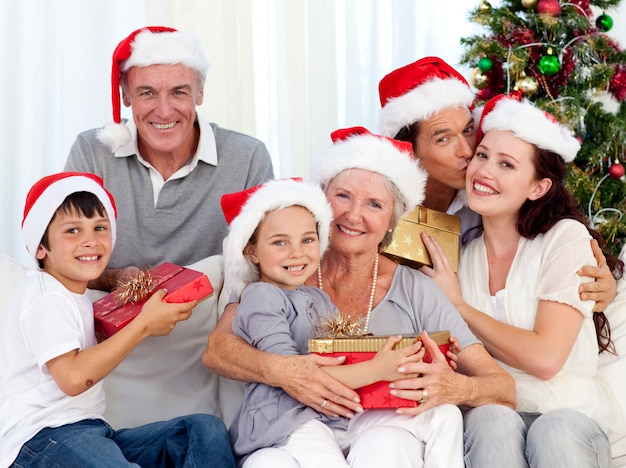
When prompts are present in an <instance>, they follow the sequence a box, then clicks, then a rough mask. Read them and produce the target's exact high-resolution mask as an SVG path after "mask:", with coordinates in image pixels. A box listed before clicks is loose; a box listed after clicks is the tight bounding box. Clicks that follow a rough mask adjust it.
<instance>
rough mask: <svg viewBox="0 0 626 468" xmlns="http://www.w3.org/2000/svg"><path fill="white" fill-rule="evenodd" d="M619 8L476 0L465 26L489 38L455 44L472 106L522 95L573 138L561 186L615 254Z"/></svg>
mask: <svg viewBox="0 0 626 468" xmlns="http://www.w3.org/2000/svg"><path fill="white" fill-rule="evenodd" d="M620 2H621V0H596V1H593V0H571V1H569V2H565V1H563V2H559V0H503V1H502V2H501V4H500V6H499V7H492V6H491V5H490V4H489V3H488V2H487V1H485V0H483V1H482V2H481V3H480V4H479V5H478V6H477V7H476V8H475V9H474V10H473V11H472V12H471V13H470V21H472V22H474V23H477V24H479V25H481V26H483V27H484V28H485V29H486V30H488V32H487V33H486V34H484V35H476V36H472V37H468V38H463V39H461V44H463V45H464V46H465V47H466V50H465V53H464V55H463V57H462V63H464V64H467V65H470V66H471V67H472V68H473V71H472V74H471V76H470V81H471V83H472V85H473V86H474V87H475V88H476V89H477V90H478V92H477V94H476V100H477V105H482V104H484V103H485V101H487V100H488V99H490V98H491V97H493V96H495V95H497V94H500V93H506V94H508V93H512V92H521V93H522V94H523V96H524V97H526V98H528V99H530V100H531V101H533V102H534V103H535V104H537V106H538V107H540V108H542V109H544V110H546V111H547V112H550V113H551V114H552V115H554V116H555V117H556V118H557V119H558V120H559V121H560V122H562V123H563V124H565V125H567V126H568V127H569V128H571V130H572V132H574V133H575V134H576V135H577V136H578V137H579V138H580V140H581V142H582V148H581V150H580V152H579V153H578V156H577V158H576V160H575V161H574V164H572V165H571V167H570V171H569V174H568V180H567V186H568V188H569V189H570V191H571V192H572V194H573V195H574V198H575V199H576V201H577V202H578V203H579V204H580V207H581V209H582V210H583V211H584V213H585V214H586V215H587V217H588V220H589V223H590V225H591V226H592V227H594V228H595V229H597V230H598V231H599V232H600V233H601V234H602V236H603V238H604V239H605V240H606V242H607V245H606V247H605V250H606V251H609V252H611V253H613V254H614V255H617V254H619V252H620V250H621V248H622V246H623V245H624V243H625V242H626V216H622V214H623V213H626V183H625V179H624V166H623V164H624V162H625V160H626V103H625V99H626V53H625V52H624V51H623V50H622V49H621V48H620V46H619V44H617V43H616V41H614V40H613V39H611V38H610V37H609V36H608V35H607V34H606V31H609V30H610V29H611V28H612V27H613V20H612V18H611V17H610V15H609V14H607V10H608V12H609V13H610V9H611V8H615V7H616V6H618V5H619V3H620ZM592 5H593V6H595V7H597V11H596V14H595V15H594V13H593V11H592V9H591V6H592Z"/></svg>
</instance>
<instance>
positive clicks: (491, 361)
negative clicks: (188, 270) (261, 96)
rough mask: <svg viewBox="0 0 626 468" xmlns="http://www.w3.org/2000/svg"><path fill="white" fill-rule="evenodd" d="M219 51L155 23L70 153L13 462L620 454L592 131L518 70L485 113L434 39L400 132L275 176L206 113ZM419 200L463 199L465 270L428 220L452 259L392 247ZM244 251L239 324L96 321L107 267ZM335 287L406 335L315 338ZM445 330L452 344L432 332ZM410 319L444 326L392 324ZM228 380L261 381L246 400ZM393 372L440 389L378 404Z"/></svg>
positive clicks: (621, 420) (24, 303) (385, 96)
mask: <svg viewBox="0 0 626 468" xmlns="http://www.w3.org/2000/svg"><path fill="white" fill-rule="evenodd" d="M207 68H208V62H207V61H206V59H205V57H204V54H203V52H202V50H201V48H200V46H199V44H198V43H197V41H196V40H195V38H193V36H191V35H189V34H186V33H182V32H179V31H175V30H173V29H170V28H162V27H151V28H146V29H144V30H139V31H135V32H134V33H132V34H131V35H130V36H129V37H127V38H126V39H124V40H123V41H122V42H121V43H120V45H119V46H118V47H117V49H116V50H115V52H114V55H113V116H114V121H115V122H114V124H113V125H109V126H107V127H105V128H104V129H103V130H91V131H88V132H85V133H83V134H81V135H79V137H78V139H77V141H76V143H75V144H74V146H73V147H72V150H71V151H70V155H69V157H68V160H67V163H66V167H65V170H66V171H68V172H66V173H62V174H58V175H55V176H52V178H44V179H42V181H40V182H38V183H37V184H35V186H34V187H33V189H32V191H31V194H30V195H29V200H30V201H27V206H26V209H25V216H24V223H23V231H24V235H25V239H26V241H27V246H28V249H29V251H30V252H31V254H32V255H33V256H34V257H35V258H37V259H38V260H39V262H40V271H36V272H32V273H29V275H27V276H26V278H25V279H24V280H22V284H21V285H20V287H19V289H18V293H17V294H16V295H15V297H14V298H13V302H12V303H11V305H10V306H9V309H8V310H7V313H6V314H5V315H6V318H5V324H4V326H3V328H2V330H1V332H2V339H1V340H0V346H1V347H2V351H1V354H0V415H2V417H0V453H1V454H2V456H0V463H1V464H2V465H3V466H4V465H7V466H10V465H12V464H14V466H58V465H62V466H81V467H84V466H99V467H100V466H137V465H140V466H141V465H143V466H229V465H233V464H235V463H238V464H239V465H240V466H245V467H276V466H281V467H309V466H310V467H318V466H354V467H369V466H372V467H374V466H382V465H385V466H397V467H403V466H406V467H422V466H424V467H442V466H446V467H452V466H459V467H462V466H468V467H469V466H472V467H491V466H514V467H526V466H534V467H554V466H568V467H591V466H598V467H607V466H611V460H612V458H614V459H615V458H618V457H620V456H623V455H625V454H626V447H625V445H626V427H625V425H626V422H625V420H626V415H625V413H624V410H625V409H626V402H624V400H623V397H622V396H621V392H620V391H619V388H620V386H621V385H622V384H623V383H624V382H623V379H624V378H625V377H624V376H625V375H626V372H623V370H624V369H623V366H624V364H623V361H621V359H620V357H621V355H622V354H623V353H624V352H626V348H624V346H625V344H624V340H623V336H622V335H623V333H622V332H621V329H620V331H618V332H615V328H613V329H611V326H613V324H614V322H616V323H620V324H623V320H622V319H621V316H623V315H624V311H621V310H618V307H621V303H620V299H622V298H623V293H622V292H621V289H622V287H623V286H622V283H623V282H624V280H623V279H621V276H622V272H623V263H622V262H621V261H620V260H618V259H616V258H613V257H611V256H608V255H607V256H606V257H605V255H603V253H602V251H601V250H600V248H599V245H598V242H596V240H598V241H599V242H600V244H602V240H601V239H600V238H599V235H598V234H597V233H596V232H595V231H593V230H591V229H589V228H588V227H587V225H586V224H585V220H584V218H583V217H582V215H581V214H580V213H579V211H578V210H577V208H576V206H575V204H574V202H573V199H572V197H571V196H570V194H569V193H568V192H567V190H566V188H565V187H564V185H563V180H564V178H565V174H566V170H567V164H568V163H571V161H572V160H573V159H574V157H575V156H576V153H577V152H578V150H579V147H580V144H579V142H578V141H577V140H576V138H574V137H573V136H572V135H571V133H570V132H569V131H568V130H567V129H566V128H565V127H563V126H562V125H561V124H559V123H558V122H557V121H556V120H555V119H554V118H553V117H552V116H550V115H548V114H546V113H544V112H543V111H541V110H539V109H537V108H536V107H535V106H534V105H533V104H532V103H530V102H529V101H527V100H525V99H523V98H521V97H520V96H517V95H509V96H498V97H497V98H494V99H492V100H491V101H489V102H488V103H487V104H486V105H485V107H484V109H483V111H482V115H481V116H480V119H479V120H478V121H475V120H474V116H473V115H472V109H473V95H472V92H471V89H470V87H469V85H468V84H467V82H466V81H465V79H464V78H463V77H462V76H461V75H460V74H459V73H458V72H457V71H456V70H454V69H453V68H452V67H450V66H449V65H448V64H446V63H445V62H444V61H443V60H441V59H439V58H436V57H426V58H423V59H420V60H418V61H416V62H415V63H412V64H409V65H407V66H405V67H402V68H399V69H397V70H394V71H393V72H391V73H390V74H389V75H387V76H386V77H384V78H383V79H382V80H381V82H380V87H379V91H380V99H381V105H382V110H381V113H380V125H379V132H380V135H377V134H373V133H371V132H369V131H367V130H366V129H363V128H360V127H356V128H351V129H343V130H338V131H336V132H334V133H333V135H332V139H333V141H334V144H333V145H332V146H330V147H329V148H328V149H327V150H326V151H325V152H324V153H323V154H322V155H320V156H319V157H318V158H317V159H316V160H315V161H314V164H313V167H312V168H311V174H310V179H311V180H310V181H302V180H277V181H269V180H270V179H272V178H273V173H272V166H271V162H270V159H269V155H268V153H267V150H266V149H265V147H264V145H263V144H262V143H261V142H259V141H258V140H255V139H253V138H251V137H248V136H246V135H242V134H239V133H236V132H232V131H229V130H225V129H222V128H220V127H219V126H217V125H216V124H209V123H207V122H205V121H204V120H203V119H202V118H201V117H200V116H199V115H198V114H197V112H196V106H197V105H199V104H201V103H202V97H203V87H204V79H205V75H206V71H207ZM120 87H121V90H122V94H121V96H120ZM121 102H123V103H124V104H125V105H126V106H130V107H131V108H132V114H133V118H132V119H131V120H129V121H128V122H124V121H122V120H121V119H120V103H121ZM93 174H95V175H93ZM104 187H106V189H105V188H104ZM220 202H221V209H220ZM416 205H422V206H425V207H427V208H431V209H435V210H438V211H442V212H447V213H449V214H455V215H457V216H460V218H461V221H462V222H461V227H462V236H461V241H462V243H463V248H462V254H461V258H460V260H459V268H458V275H457V274H456V273H454V271H453V270H452V269H451V267H450V265H449V262H448V259H447V256H446V254H445V253H444V252H443V250H442V248H441V247H440V246H439V245H438V244H437V242H436V241H435V240H434V239H433V238H431V237H428V236H423V240H424V243H425V245H426V246H427V247H428V250H429V252H430V254H431V258H432V260H433V265H432V267H428V266H424V267H422V268H420V270H419V271H418V270H415V269H412V268H409V267H407V266H403V265H398V264H396V263H394V262H393V261H392V260H390V259H389V258H387V257H385V256H382V255H380V252H381V251H382V249H384V248H385V247H386V246H388V245H389V244H390V242H391V241H392V237H393V232H394V229H395V228H396V226H397V224H398V222H399V220H400V218H401V217H402V216H403V214H405V213H407V212H408V211H411V210H413V208H414V207H415V206H416ZM39 207H41V208H39ZM222 211H223V213H222ZM33 214H35V215H36V216H33ZM57 225H60V227H59V226H57ZM222 249H223V252H222ZM220 254H221V255H223V261H224V262H223V273H224V284H223V288H222V290H221V293H220V298H221V302H222V303H223V304H227V305H226V306H225V308H224V311H223V313H222V315H221V317H220V318H219V321H217V323H215V315H214V314H213V315H210V313H211V311H207V310H206V309H203V307H205V308H206V307H207V306H206V304H199V305H197V304H195V303H189V304H183V305H176V306H174V305H171V304H169V305H168V304H165V303H164V302H163V301H162V298H163V294H164V293H158V294H156V295H155V296H153V297H152V298H151V299H150V300H149V301H148V302H147V303H146V305H145V306H144V309H143V310H142V312H141V313H140V314H139V316H138V317H137V318H136V319H135V321H133V322H132V323H131V325H129V326H128V327H127V328H126V329H124V330H122V331H121V332H120V333H118V334H116V335H114V336H113V337H112V338H109V339H107V340H106V341H104V342H102V343H99V344H98V343H96V342H95V340H94V339H93V336H92V335H93V319H92V315H91V314H90V302H89V301H88V300H87V299H86V288H87V285H88V284H89V286H90V287H91V288H99V289H103V290H109V289H110V288H111V287H112V286H113V285H114V284H115V282H116V281H117V279H118V278H119V277H121V276H123V275H124V274H127V273H129V272H131V271H133V270H134V269H136V268H138V267H139V268H142V267H145V266H148V265H156V264H159V263H161V262H164V261H168V262H172V263H177V264H180V265H192V266H194V267H197V268H198V269H217V270H218V271H219V272H218V274H217V276H216V275H215V272H214V271H211V272H210V273H211V274H212V275H213V276H211V278H212V281H214V282H215V284H216V285H217V284H218V283H219V284H221V272H222V263H221V258H222V257H221V255H220ZM109 257H110V260H109ZM216 259H217V260H216ZM616 278H617V279H616ZM43 304H46V306H45V307H44V306H43ZM212 307H213V309H215V307H216V303H215V302H213V303H212ZM192 308H193V312H192V311H191V310H192ZM331 311H341V312H343V313H349V314H350V315H351V316H352V317H353V318H356V319H358V323H359V326H360V332H361V333H363V334H366V333H370V334H373V335H381V336H385V335H386V336H390V338H389V339H388V340H387V342H386V344H385V345H384V346H383V348H382V349H381V350H380V351H379V352H378V353H377V354H376V356H375V357H374V358H373V359H372V360H371V361H367V362H364V363H360V364H351V365H345V364H344V360H343V359H342V358H334V357H322V356H319V355H316V354H308V353H307V342H308V340H309V339H311V338H314V337H315V333H316V325H317V324H319V320H320V317H323V316H327V315H328V313H329V312H331ZM213 312H214V311H213ZM616 312H618V313H616ZM607 317H608V319H607ZM614 318H615V319H614ZM212 320H213V321H212ZM40 323H46V324H48V325H47V326H49V327H50V329H54V330H55V332H54V334H51V333H49V332H48V329H47V328H42V327H40V326H38V324H40ZM52 327H54V328H52ZM439 330H449V331H450V333H451V336H452V339H451V348H452V352H451V353H448V355H447V356H445V355H443V354H442V352H441V351H440V350H439V348H438V347H437V344H436V343H435V342H434V341H433V340H432V339H431V338H430V337H429V336H428V334H427V333H426V332H434V331H439ZM612 331H613V334H612V333H611V332H612ZM406 334H413V335H416V334H419V335H420V336H421V342H417V343H415V344H413V345H411V346H408V347H406V348H401V349H394V344H395V343H396V342H397V341H398V340H400V338H401V336H400V335H406ZM164 335H170V336H164ZM207 335H208V340H206V337H207ZM172 336H174V337H175V339H170V338H171V337H172ZM199 338H201V339H202V340H203V341H204V343H203V344H202V345H198V339H199ZM168 339H169V341H168ZM618 340H619V341H618ZM205 344H206V346H205ZM16 350H17V351H16ZM426 351H427V352H428V353H430V355H431V356H432V357H433V359H432V362H429V363H427V362H424V361H423V357H424V354H425V352H426ZM606 356H609V357H608V358H607V357H606ZM448 359H451V360H452V362H451V365H450V364H449V363H448ZM616 365H618V366H620V367H619V369H621V370H616V367H615V366H616ZM205 366H206V367H205ZM207 368H208V369H210V371H209V370H208V369H207ZM68 375H71V376H73V377H72V379H71V382H73V383H72V384H71V385H70V384H68V378H69V377H68ZM217 375H219V376H221V377H220V378H219V385H218V379H217ZM607 376H608V377H607ZM616 376H617V377H616ZM620 376H621V377H620ZM230 379H233V380H237V381H241V382H248V384H247V385H246V388H245V393H244V394H243V399H242V398H241V397H238V396H237V393H236V392H231V390H230V389H231V388H233V387H229V386H228V385H231V384H232V381H231V380H230ZM103 380H104V388H106V389H107V405H108V408H107V410H106V412H105V410H104V388H103V384H102V381H103ZM107 381H109V382H111V383H107ZM377 381H390V382H391V383H390V389H391V393H392V394H393V395H395V396H397V397H400V398H405V399H408V400H414V401H419V403H420V404H419V405H417V406H412V407H403V408H397V409H364V408H363V407H362V405H361V402H360V400H359V397H358V394H357V393H356V391H355V389H357V388H360V387H362V386H364V385H368V384H370V383H372V382H377ZM107 385H109V387H110V388H111V389H112V392H109V391H108V389H109V387H107ZM218 387H220V388H221V390H222V391H219V389H218ZM139 389H141V390H139ZM144 389H145V390H144ZM137 393H139V395H136V394H137ZM130 394H134V395H130ZM121 395H124V396H123V397H122V396H121ZM127 396H128V397H127ZM227 400H230V401H228V403H227ZM18 403H19V407H18V406H16V405H17V404H18ZM166 406H167V408H166ZM227 407H229V408H230V409H227ZM51 408H59V409H60V410H59V411H56V410H55V411H51V410H50V409H51ZM206 413H209V414H212V415H217V416H222V417H223V419H224V421H225V422H226V424H227V425H228V426H229V430H228V435H229V436H230V440H229V438H228V436H227V432H226V428H225V426H224V424H222V423H221V422H220V421H219V420H218V419H217V418H215V417H213V416H209V415H208V414H206ZM157 421H165V422H158V423H157ZM108 423H110V424H111V425H112V426H113V428H111V426H109V424H108ZM146 423H152V424H146ZM122 427H130V428H132V429H127V430H120V429H121V428H122ZM174 433H176V434H177V437H178V439H177V442H176V443H174V442H172V441H171V440H172V438H173V434H174ZM48 440H54V441H55V443H54V444H47V443H46V442H47V441H48ZM198 441H200V442H201V443H198ZM95 447H97V449H98V452H97V454H96V455H94V453H95V452H93V450H94V449H95ZM231 447H232V453H231ZM105 453H106V454H107V455H105ZM103 460H104V461H103ZM158 460H160V461H158ZM55 463H56V465H55ZM107 463H108V464H107Z"/></svg>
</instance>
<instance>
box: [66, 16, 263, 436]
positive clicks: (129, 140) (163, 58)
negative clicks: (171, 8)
mask: <svg viewBox="0 0 626 468" xmlns="http://www.w3.org/2000/svg"><path fill="white" fill-rule="evenodd" d="M208 67H209V63H208V61H207V59H206V57H205V55H204V53H203V51H202V48H201V46H200V44H199V43H198V41H197V40H196V39H195V37H194V36H192V35H191V34H188V33H184V32H180V31H176V30H175V29H171V28H166V27H147V28H143V29H140V30H137V31H135V32H133V33H132V34H130V35H129V36H128V37H127V38H125V39H124V40H122V42H120V44H119V45H118V46H117V48H116V49H115V51H114V53H113V65H112V104H113V120H114V123H112V124H109V125H107V126H105V127H104V128H102V129H93V130H88V131H86V132H83V133H81V134H80V135H78V138H77V139H76V142H75V143H74V145H73V146H72V148H71V150H70V154H69V157H68V159H67V162H66V165H65V170H67V171H83V172H92V173H95V174H97V175H99V176H101V177H102V178H103V180H104V183H105V185H106V187H107V189H108V190H109V191H111V192H112V193H113V195H114V197H115V199H116V201H117V203H118V208H119V219H118V238H117V244H116V246H115V249H114V251H113V254H112V256H111V261H110V263H109V265H110V267H111V268H112V269H111V270H108V271H107V272H105V274H104V275H103V277H101V278H100V281H98V282H96V283H94V284H92V283H90V287H93V288H97V289H102V290H110V289H111V287H112V286H113V285H115V283H116V281H117V279H118V277H119V276H120V275H121V274H123V273H124V272H126V271H127V270H128V269H129V268H130V269H132V268H136V267H140V268H142V267H146V266H156V265H158V264H160V263H162V262H165V261H167V262H171V263H176V264H179V265H187V266H192V267H195V268H196V269H199V270H202V271H205V272H207V273H209V278H210V279H211V281H212V282H213V283H214V286H220V284H221V281H222V279H221V278H222V276H221V275H222V273H221V260H220V257H219V256H217V255H218V254H220V253H221V250H222V240H223V238H224V237H225V236H226V233H227V229H228V227H227V224H226V221H225V220H224V217H223V215H222V212H221V209H220V204H219V200H220V198H221V196H222V195H223V194H224V193H226V192H233V191H236V190H243V189H245V188H248V187H251V186H254V185H258V184H260V183H262V182H265V181H267V180H269V179H271V178H273V170H272V164H271V160H270V157H269V154H268V152H267V150H266V148H265V146H264V145H263V143H261V142H260V141H258V140H256V139H254V138H252V137H249V136H247V135H243V134H241V133H237V132H234V131H231V130H226V129H223V128H221V127H219V126H218V125H216V124H214V123H208V122H206V121H205V120H204V119H203V118H202V117H201V116H200V115H199V114H198V113H197V112H196V106H198V105H200V104H202V100H203V88H204V83H205V77H206V72H207V70H208ZM120 87H121V90H122V93H121V99H120ZM121 102H123V103H124V105H125V106H130V107H131V109H132V115H133V118H132V119H131V120H129V121H126V122H125V121H122V119H121V116H120V108H121ZM215 296H217V294H215ZM216 302H217V299H216V298H212V299H209V300H207V301H205V302H204V303H203V304H201V305H200V306H198V307H196V309H195V310H194V312H193V314H192V318H191V319H190V320H189V321H188V322H182V323H180V324H179V325H177V327H176V329H175V330H174V331H173V332H172V334H170V335H169V336H168V337H165V338H163V339H154V340H150V339H149V340H146V341H145V342H144V343H142V346H141V347H138V348H137V349H136V350H135V351H134V352H133V353H132V354H131V355H130V356H129V358H128V359H127V362H125V363H124V365H123V366H120V368H118V369H117V370H116V372H114V373H113V374H112V375H111V376H110V378H109V379H107V382H106V385H107V395H108V396H109V408H108V412H107V418H108V419H109V420H110V421H111V422H112V423H113V424H114V425H116V426H124V427H130V426H136V425H140V424H144V423H147V422H151V421H157V420H163V419H170V418H172V417H175V416H178V415H182V414H188V413H196V412H205V413H212V414H218V415H219V404H218V401H217V377H216V376H215V375H213V374H211V373H210V372H208V371H207V370H206V368H204V367H203V366H202V363H201V355H202V349H203V346H204V343H205V340H206V336H207V335H208V333H209V332H210V331H211V330H212V328H213V327H214V325H215V322H216V320H217V317H216Z"/></svg>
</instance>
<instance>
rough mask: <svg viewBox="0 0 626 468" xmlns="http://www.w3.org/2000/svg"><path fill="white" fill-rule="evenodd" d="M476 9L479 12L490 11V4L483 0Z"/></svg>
mask: <svg viewBox="0 0 626 468" xmlns="http://www.w3.org/2000/svg"><path fill="white" fill-rule="evenodd" d="M478 9H479V10H480V11H489V10H491V4H490V3H489V2H488V1H487V0H483V1H482V2H481V4H480V5H478Z"/></svg>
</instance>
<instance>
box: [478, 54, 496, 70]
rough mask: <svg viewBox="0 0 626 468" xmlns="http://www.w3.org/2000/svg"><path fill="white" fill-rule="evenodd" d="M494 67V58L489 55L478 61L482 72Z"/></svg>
mask: <svg viewBox="0 0 626 468" xmlns="http://www.w3.org/2000/svg"><path fill="white" fill-rule="evenodd" d="M492 67H493V60H491V59H490V58H489V57H483V58H481V59H480V60H479V61H478V68H480V71H481V72H488V71H489V70H491V68H492Z"/></svg>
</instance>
